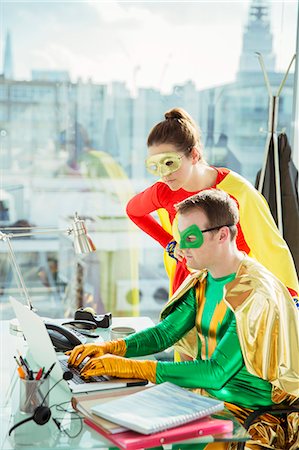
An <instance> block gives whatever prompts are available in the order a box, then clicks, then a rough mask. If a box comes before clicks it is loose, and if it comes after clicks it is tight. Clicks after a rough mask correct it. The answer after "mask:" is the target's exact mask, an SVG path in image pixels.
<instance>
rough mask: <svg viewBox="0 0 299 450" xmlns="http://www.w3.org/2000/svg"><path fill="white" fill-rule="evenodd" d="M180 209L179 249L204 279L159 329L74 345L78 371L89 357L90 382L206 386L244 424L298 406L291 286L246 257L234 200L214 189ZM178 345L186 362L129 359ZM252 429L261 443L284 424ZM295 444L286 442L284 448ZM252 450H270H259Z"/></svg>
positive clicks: (182, 293) (196, 280) (188, 288)
mask: <svg viewBox="0 0 299 450" xmlns="http://www.w3.org/2000/svg"><path fill="white" fill-rule="evenodd" d="M177 210H178V212H179V214H180V216H179V231H180V236H181V242H180V247H181V248H182V249H183V251H184V253H185V257H186V259H187V263H188V266H190V267H192V268H194V269H197V270H198V272H195V273H193V274H191V275H190V276H189V277H188V278H187V279H186V280H185V281H184V283H183V284H182V285H181V287H180V288H179V289H178V290H177V291H176V292H175V293H174V295H173V296H172V298H171V299H170V301H169V302H168V304H167V305H166V306H165V308H164V309H163V311H162V313H161V322H160V323H159V324H158V325H157V326H155V327H152V328H149V329H147V330H145V331H142V332H139V333H136V334H134V335H131V336H129V337H127V338H125V339H121V340H118V341H111V342H107V343H101V344H98V345H95V344H87V345H80V346H78V347H75V348H74V349H73V350H72V351H71V352H68V354H69V361H68V362H69V365H74V366H78V365H79V364H80V363H81V362H82V361H83V360H85V358H86V357H89V361H88V362H87V363H86V364H85V365H84V367H83V369H82V370H81V373H82V375H84V376H86V377H90V376H94V375H102V374H109V375H114V376H121V377H138V378H143V379H146V380H149V381H152V382H154V383H162V382H164V381H170V382H172V383H175V384H178V385H180V386H182V387H186V388H203V389H205V390H206V391H207V392H208V393H210V394H211V395H213V396H214V397H216V398H218V399H220V400H224V401H225V402H226V405H227V407H228V408H229V409H230V410H231V411H232V412H233V413H234V414H235V415H236V417H237V418H238V419H239V420H240V421H244V419H245V418H246V417H247V416H248V414H249V412H250V411H251V410H253V409H258V408H259V407H261V406H268V405H271V404H273V403H280V402H282V401H284V402H292V401H294V400H295V399H296V397H299V388H298V376H299V374H298V363H297V358H298V353H299V343H298V315H297V310H296V307H295V304H294V302H293V300H292V298H291V296H290V294H289V293H288V291H287V289H286V288H285V287H284V286H283V284H282V283H281V282H280V281H279V280H278V279H277V278H276V277H275V276H273V275H272V274H271V273H270V272H269V271H268V270H267V269H266V268H264V267H263V266H262V265H261V264H259V263H258V262H256V261H254V260H253V259H251V258H249V257H247V256H246V255H244V254H243V253H241V252H240V251H238V249H237V246H236V233H237V227H236V225H237V223H238V220H239V215H238V208H237V205H236V204H235V202H234V200H232V199H231V198H230V197H229V196H228V195H227V194H225V193H224V192H222V191H218V190H215V189H210V190H205V191H202V192H200V193H199V194H196V195H194V196H192V197H189V198H188V199H186V200H184V201H183V202H181V203H179V204H178V205H177ZM284 324H288V326H286V327H285V326H284ZM172 345H174V346H175V348H177V349H178V351H180V353H182V354H183V355H184V359H185V361H182V362H174V363H171V362H160V361H146V360H145V361H140V360H132V359H128V358H130V357H134V356H144V355H147V354H153V353H157V352H160V351H162V350H164V349H166V348H168V347H170V346H172ZM263 355H266V357H267V359H266V361H265V360H264V358H263ZM296 423H297V424H298V417H295V418H294V421H293V425H294V426H295V427H296ZM253 427H254V428H255V429H252V430H251V432H252V434H255V439H257V440H258V439H259V438H260V437H261V436H267V435H269V436H273V434H274V435H275V433H277V434H278V433H279V431H278V430H279V427H278V426H277V419H274V420H273V421H271V420H270V421H269V420H268V422H267V423H266V422H263V420H261V421H260V422H259V428H258V429H257V428H256V425H253ZM271 439H272V438H271ZM274 440H275V439H274ZM264 443H265V444H266V445H267V448H275V447H271V444H270V441H269V442H264ZM293 444H294V443H292V442H291V443H288V442H285V444H284V447H283V448H285V449H287V448H290V446H291V445H293ZM250 445H251V444H250ZM258 445H260V444H258ZM249 448H263V447H262V446H258V447H256V445H255V443H254V442H253V443H252V446H251V447H249Z"/></svg>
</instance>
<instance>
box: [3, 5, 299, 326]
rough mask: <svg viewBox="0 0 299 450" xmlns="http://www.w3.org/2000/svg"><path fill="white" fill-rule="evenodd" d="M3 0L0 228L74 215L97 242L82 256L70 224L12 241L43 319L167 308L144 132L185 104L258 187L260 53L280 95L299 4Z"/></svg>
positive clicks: (10, 276) (213, 158) (286, 104)
mask: <svg viewBox="0 0 299 450" xmlns="http://www.w3.org/2000/svg"><path fill="white" fill-rule="evenodd" d="M2 10H3V25H4V28H5V30H4V33H3V36H2V38H3V39H2V41H3V42H2V45H3V48H5V46H7V45H8V46H9V48H7V47H6V52H5V55H6V59H5V60H4V63H3V67H2V70H1V72H2V73H3V75H2V76H1V77H0V145H1V179H2V185H1V191H0V192H1V196H2V198H3V200H5V205H6V206H5V208H6V209H7V211H6V212H5V213H4V212H3V215H2V218H3V217H5V220H4V219H2V221H1V219H0V225H1V226H7V224H9V225H15V224H17V225H16V226H19V227H20V228H22V227H23V228H24V226H31V225H32V226H37V227H51V228H54V229H57V230H58V229H67V228H68V227H69V226H71V223H72V219H73V216H74V214H75V212H76V211H77V212H78V214H79V215H80V216H81V217H82V218H84V219H85V221H86V226H87V228H88V232H89V234H90V236H91V237H92V238H93V239H94V241H95V244H96V246H97V251H96V253H93V254H90V255H85V256H82V255H81V256H80V257H78V256H76V255H75V254H74V251H73V250H72V237H67V236H66V235H65V234H63V233H58V232H53V234H49V235H45V236H44V237H41V236H39V237H31V238H26V239H25V238H24V239H20V238H12V245H13V248H14V250H15V252H16V258H17V261H18V263H19V265H20V267H21V271H22V273H23V275H24V279H25V282H26V285H27V287H28V289H29V293H30V295H31V297H32V302H33V304H34V305H37V306H38V309H39V311H40V312H41V313H42V314H45V315H52V316H61V315H62V313H63V314H67V315H72V314H73V313H74V310H75V309H76V307H77V306H79V305H81V304H83V305H86V306H88V305H90V306H92V307H94V308H95V309H96V310H97V312H98V313H102V312H104V311H107V310H111V311H112V312H113V314H116V315H127V314H136V315H137V314H143V315H150V316H151V317H152V318H154V319H155V320H156V319H157V317H158V313H159V311H160V308H161V304H162V303H163V302H164V301H165V292H166V291H167V289H168V279H167V276H166V273H165V270H164V267H163V264H162V253H163V249H162V248H161V247H160V246H159V245H158V244H157V243H156V242H155V241H153V240H152V239H151V238H149V237H148V236H146V235H145V234H144V233H143V232H141V231H139V230H137V228H136V227H134V226H133V225H132V224H131V223H130V221H129V220H128V218H127V217H126V213H125V206H126V203H127V201H128V200H129V199H130V198H131V197H132V196H133V195H134V194H135V193H136V192H139V191H141V190H143V189H144V188H146V187H147V186H149V185H150V184H151V183H153V182H154V181H155V178H153V177H152V176H151V175H149V174H148V173H147V172H146V170H145V165H144V160H145V158H146V155H147V148H146V140H147V135H148V133H149V131H150V129H151V128H152V126H153V125H154V124H155V123H157V122H158V121H160V120H162V119H163V114H164V112H165V111H167V110H168V109H170V108H173V107H176V106H177V107H183V108H185V109H186V110H187V111H188V112H189V113H190V114H191V115H192V116H193V117H194V119H195V120H196V121H197V123H198V124H199V126H200V128H201V130H202V140H203V145H204V147H205V154H206V156H207V159H208V161H209V162H210V163H211V164H213V165H222V166H227V167H229V168H230V169H232V170H235V171H237V172H239V173H241V174H242V175H243V176H244V177H246V178H247V179H248V180H249V181H251V182H252V183H254V182H255V177H256V173H257V171H258V170H259V168H260V167H261V164H262V160H263V153H264V144H265V139H266V133H267V122H268V95H267V90H266V86H265V82H264V77H263V73H262V71H261V67H260V65H259V62H258V59H257V57H256V55H255V52H256V51H258V52H260V53H262V55H263V58H264V63H265V67H266V70H267V72H268V75H269V79H270V83H271V86H272V88H273V92H274V93H275V91H276V89H277V88H278V86H279V84H280V82H281V80H282V78H283V76H284V72H285V70H286V68H287V66H288V63H289V61H290V59H291V57H292V55H293V54H294V53H295V50H296V48H295V46H296V29H297V23H296V18H297V6H296V4H295V2H282V1H281V2H271V3H270V2H266V1H265V2H256V1H255V0H252V1H246V2H235V3H231V2H220V1H219V2H210V3H209V2H196V3H192V2H191V3H188V2H187V3H184V2H153V3H151V2H132V3H130V2H121V1H119V2H113V4H112V3H111V5H110V4H108V3H102V2H75V3H74V2H73V3H69V2H54V3H51V4H50V3H45V2H37V3H36V2H34V3H26V4H25V3H22V2H17V3H16V2H6V3H5V4H4V5H3V8H2ZM25 12H26V14H25ZM23 13H24V15H23V16H22V17H23V20H22V24H21V26H20V20H19V17H20V15H22V14H23ZM8 35H9V36H10V39H8ZM293 84H294V75H293V70H291V72H290V74H289V77H288V78H287V80H286V83H285V86H284V88H283V91H282V96H281V104H280V108H279V118H278V119H279V120H278V129H279V130H280V129H283V128H284V129H286V131H287V133H288V134H289V135H290V134H291V128H290V127H291V123H292V103H293V87H294V86H293ZM7 218H9V220H8V219H7ZM0 244H1V245H0V280H1V296H2V300H3V301H2V302H1V308H2V313H3V316H4V317H9V316H10V315H11V314H12V313H11V309H10V308H9V306H8V303H7V302H8V296H9V295H10V294H13V295H16V296H18V295H19V294H18V290H17V282H16V279H15V274H14V271H13V270H12V267H11V264H9V260H8V259H7V246H6V244H5V243H4V242H0ZM78 268H80V270H79V269H78ZM79 288H80V289H79ZM78 292H80V295H79V294H78ZM79 296H81V298H80V299H79Z"/></svg>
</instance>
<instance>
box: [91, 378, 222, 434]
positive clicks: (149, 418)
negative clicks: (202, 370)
mask: <svg viewBox="0 0 299 450" xmlns="http://www.w3.org/2000/svg"><path fill="white" fill-rule="evenodd" d="M223 408H224V403H223V402H222V401H219V400H215V399H212V398H209V397H204V396H202V395H197V394H195V393H194V392H191V391H188V390H187V389H184V388H181V387H179V386H176V385H175V384H172V383H169V382H166V383H162V384H158V385H155V386H153V387H150V388H148V389H146V390H144V391H141V392H137V393H136V394H132V395H130V396H126V397H122V398H118V399H115V400H111V401H109V402H107V403H101V404H99V405H97V406H94V407H92V408H91V411H92V412H93V413H94V414H96V415H98V416H100V417H104V419H107V420H110V421H111V422H115V423H117V424H119V425H122V426H124V427H127V428H129V429H130V430H134V431H137V432H138V433H143V434H151V433H157V432H159V431H163V430H167V429H169V428H174V427H177V426H179V425H182V424H185V423H188V422H192V421H193V420H196V419H200V418H202V417H205V416H208V415H210V414H212V413H215V412H217V411H221V410H222V409H223Z"/></svg>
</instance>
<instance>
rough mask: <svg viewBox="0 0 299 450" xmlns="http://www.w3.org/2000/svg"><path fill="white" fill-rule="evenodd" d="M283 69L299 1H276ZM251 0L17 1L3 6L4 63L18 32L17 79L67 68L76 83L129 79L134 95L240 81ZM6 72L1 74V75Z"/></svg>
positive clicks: (278, 48)
mask: <svg viewBox="0 0 299 450" xmlns="http://www.w3.org/2000/svg"><path fill="white" fill-rule="evenodd" d="M269 4H270V10H271V30H272V33H273V35H274V51H275V53H276V56H277V69H278V70H281V71H285V70H286V68H287V66H288V63H289V61H290V59H291V57H292V55H293V54H294V53H295V40H296V21H297V0H292V1H272V2H269ZM249 5H250V1H249V0H242V1H212V0H210V1H183V0H182V1H177V2H170V1H135V2H132V1H131V2H126V1H118V2H116V1H113V0H111V1H100V0H79V1H55V0H51V2H48V1H41V0H39V1H26V0H23V1H15V0H9V1H7V0H2V2H1V5H0V30H1V31H0V38H1V42H0V49H1V54H0V62H1V64H2V61H3V41H4V38H5V34H6V32H7V30H9V31H10V33H11V39H12V49H13V60H14V75H15V78H16V79H30V77H31V70H32V69H48V70H53V69H54V70H67V71H69V73H70V76H71V79H72V80H73V81H76V80H77V79H78V77H80V78H81V79H82V80H83V81H87V80H88V79H90V78H91V79H92V80H93V81H94V82H99V83H109V82H111V81H125V82H126V84H127V85H128V87H129V88H130V89H132V90H133V91H134V90H136V88H137V87H152V88H156V89H159V90H161V91H162V92H169V91H170V90H171V88H172V86H173V85H175V84H182V83H185V82H186V81H187V80H190V79H191V80H193V81H194V83H195V84H196V87H197V88H198V89H201V88H205V87H210V86H215V85H219V84H223V83H226V82H231V81H233V80H234V79H235V76H236V72H237V69H238V64H239V57H240V53H241V48H242V33H243V30H244V28H245V26H246V23H247V20H248V10H249ZM0 71H1V70H0Z"/></svg>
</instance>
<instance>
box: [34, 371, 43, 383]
mask: <svg viewBox="0 0 299 450" xmlns="http://www.w3.org/2000/svg"><path fill="white" fill-rule="evenodd" d="M42 374H43V369H42V368H40V369H39V371H38V372H37V374H36V377H35V379H36V380H40V379H41V377H42Z"/></svg>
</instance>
